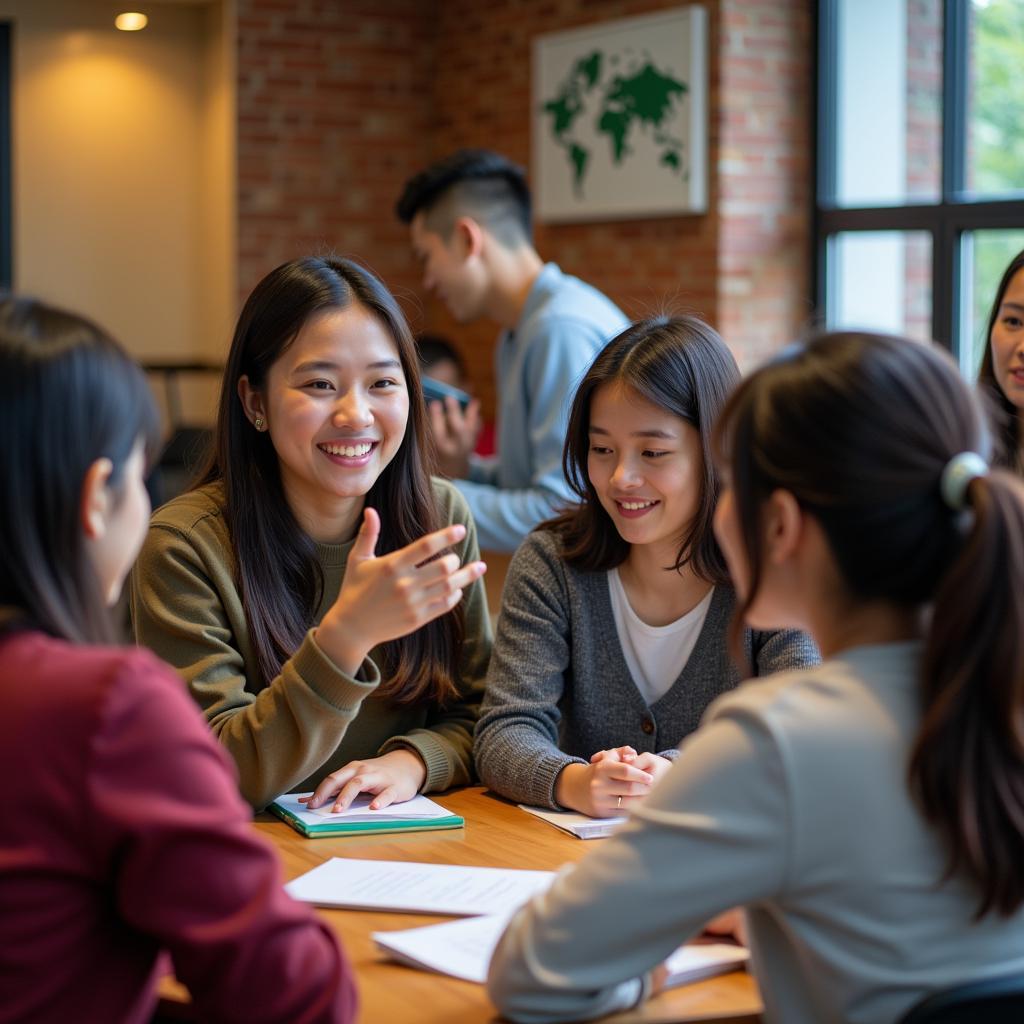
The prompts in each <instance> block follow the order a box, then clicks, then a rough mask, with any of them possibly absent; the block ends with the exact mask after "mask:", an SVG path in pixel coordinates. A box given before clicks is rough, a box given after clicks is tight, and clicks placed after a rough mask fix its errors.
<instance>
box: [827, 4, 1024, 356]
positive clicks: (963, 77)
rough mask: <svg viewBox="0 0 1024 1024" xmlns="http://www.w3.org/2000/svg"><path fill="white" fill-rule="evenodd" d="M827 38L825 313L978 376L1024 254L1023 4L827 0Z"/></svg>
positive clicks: (833, 323) (833, 322)
mask: <svg viewBox="0 0 1024 1024" xmlns="http://www.w3.org/2000/svg"><path fill="white" fill-rule="evenodd" d="M818 40H819V41H818V153H817V168H818V170H817V208H816V232H815V234H816V247H817V253H816V261H815V263H816V275H817V299H818V308H819V309H820V310H821V311H822V312H823V313H824V317H825V322H826V324H827V325H828V326H829V327H830V328H835V327H864V328H869V329H876V330H886V331H891V332H895V333H899V334H905V335H907V336H909V337H915V338H927V337H933V338H935V339H936V340H938V341H940V342H941V343H942V344H944V345H946V346H948V347H949V348H950V349H951V350H952V351H953V352H954V353H955V354H956V355H957V357H958V359H959V361H960V365H961V367H962V368H963V370H964V371H965V372H967V373H972V374H973V373H975V372H976V371H977V366H978V362H979V360H980V358H981V353H982V351H983V350H984V345H985V344H986V339H985V338H984V330H985V323H986V318H987V313H988V306H989V304H990V303H991V301H992V298H993V295H994V293H995V289H996V285H997V284H998V281H999V278H1000V276H1001V275H1002V272H1003V269H1004V267H1005V266H1006V264H1007V262H1009V259H1010V257H1011V256H1013V255H1014V254H1015V253H1016V252H1018V251H1019V250H1020V249H1024V132H1021V131H1020V123H1021V121H1022V118H1024V0H820V3H819V5H818Z"/></svg>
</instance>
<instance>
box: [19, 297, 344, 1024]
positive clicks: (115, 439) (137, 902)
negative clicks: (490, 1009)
mask: <svg viewBox="0 0 1024 1024" xmlns="http://www.w3.org/2000/svg"><path fill="white" fill-rule="evenodd" d="M155 424H156V419H155V414H154V411H153V407H152V400H151V399H150V396H149V391H148V388H147V385H146V381H145V378H144V377H143V375H142V372H141V370H140V369H139V367H138V366H137V365H136V364H135V363H133V362H132V361H131V360H130V359H129V358H128V357H127V356H126V355H125V354H124V353H123V351H122V350H121V349H120V348H119V347H118V346H117V345H116V344H115V343H114V342H113V341H112V340H111V339H110V338H109V337H108V336H107V335H106V334H104V332H102V331H101V330H100V329H99V328H97V327H96V326H94V325H93V324H90V323H89V322H87V321H85V320H83V319H81V318H80V317H77V316H75V315H73V314H70V313H65V312H62V311H59V310H55V309H52V308H49V307H47V306H44V305H42V304H41V303H38V302H35V301H32V300H27V299H15V298H4V299H2V300H0V437H2V438H3V444H2V445H0V480H3V487H2V488H0V708H2V709H3V712H2V714H0V778H2V779H3V780H4V796H3V799H2V801H0V1022H7V1021H19V1022H27V1021H68V1020H75V1021H80V1022H93V1021H95V1022H103V1024H108V1022H137V1021H138V1022H142V1021H148V1020H149V1019H150V1017H151V1015H152V1013H153V1010H154V1007H155V1004H156V997H155V993H154V983H155V980H156V978H157V977H158V975H159V973H160V971H161V970H163V969H165V968H166V967H167V963H166V960H165V958H164V957H163V956H162V954H161V951H166V952H167V953H169V954H170V966H172V967H173V970H174V972H175V974H176V975H177V977H178V978H179V979H180V980H181V981H182V982H183V983H184V984H185V985H186V986H187V987H188V989H189V991H190V992H191V995H192V1000H193V1004H194V1009H195V1016H196V1018H197V1019H200V1020H203V1021H247V1022H256V1021H261V1022H271V1021H275V1022H288V1024H293V1022H297V1021H304V1022H321V1021H323V1022H348V1021H352V1020H354V1019H355V1012H356V993H355V985H354V981H353V977H352V971H351V968H350V966H349V964H348V962H347V961H346V960H345V958H344V955H343V954H342V952H341V950H340V949H339V947H338V944H337V941H336V940H335V938H334V936H333V935H332V934H331V932H330V931H329V930H328V928H327V927H326V925H325V924H324V923H322V922H321V921H319V920H318V919H317V918H316V917H315V916H314V915H313V914H312V913H311V912H310V911H309V910H308V908H306V907H303V906H301V905H299V904H297V903H295V902H293V901H292V900H291V899H290V898H289V897H288V896H287V895H286V894H285V893H284V891H283V890H282V888H281V884H280V874H281V872H280V868H279V865H278V862H277V859H276V857H275V855H274V853H273V851H272V850H271V849H270V848H269V847H268V846H267V845H266V844H264V843H263V842H262V841H260V840H259V839H258V837H257V836H256V835H255V834H254V833H253V831H252V828H251V825H250V822H249V813H248V810H247V808H246V806H245V805H244V804H243V803H242V801H241V799H240V797H239V796H238V787H237V783H236V780H235V778H234V775H233V766H232V764H231V762H230V761H229V759H228V758H227V757H226V756H225V754H224V752H223V751H222V750H221V749H220V747H219V746H218V745H217V743H216V741H215V740H214V739H213V738H212V736H211V735H210V733H209V730H208V729H207V728H206V725H205V723H204V722H203V721H202V719H201V718H200V716H199V713H198V712H197V710H196V709H195V707H194V705H193V704H192V702H191V700H190V699H189V697H188V695H187V694H186V692H185V688H184V686H183V684H182V682H181V680H180V679H179V678H178V677H177V676H176V675H175V674H174V672H173V671H172V670H171V669H170V668H168V667H167V666H166V665H164V664H163V663H161V662H160V661H158V660H157V659H156V658H155V657H153V656H152V655H151V654H148V653H145V652H143V651H139V650H135V649H131V648H124V647H118V646H115V645H114V641H115V640H116V636H115V630H114V627H113V624H112V619H111V616H110V613H109V610H108V606H109V605H111V604H112V603H113V602H114V601H115V600H116V598H117V596H118V594H119V593H120V589H121V584H122V582H123V580H124V577H125V574H126V573H127V571H128V569H129V567H130V565H131V563H132V561H133V560H134V558H135V555H136V553H137V551H138V548H139V545H140V544H141V542H142V539H143V536H144V535H145V532H146V527H147V523H148V517H149V499H148V497H147V495H146V491H145V486H144V483H143V469H144V465H145V462H146V454H147V451H151V450H152V447H153V443H154V440H155V437H156V431H155Z"/></svg>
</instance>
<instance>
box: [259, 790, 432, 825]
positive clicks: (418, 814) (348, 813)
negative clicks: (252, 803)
mask: <svg viewBox="0 0 1024 1024" xmlns="http://www.w3.org/2000/svg"><path fill="white" fill-rule="evenodd" d="M300 796H309V793H285V795H284V796H279V797H278V798H277V799H276V800H275V801H274V803H275V804H278V805H280V806H281V807H283V808H284V809H285V810H287V811H290V812H291V813H292V814H294V815H295V817H296V818H299V819H301V820H302V821H304V822H305V823H306V824H307V825H323V824H325V823H326V822H331V821H338V822H344V821H352V822H357V821H358V822H364V821H382V822H383V821H408V820H410V819H422V818H447V817H450V816H451V813H452V812H451V811H449V810H447V809H446V808H444V807H442V806H441V805H440V804H435V803H434V801H433V800H428V799H427V798H426V797H425V796H414V797H413V798H412V799H411V800H406V801H405V802H404V803H400V804H391V805H390V806H388V807H382V808H380V810H377V811H371V810H370V802H371V801H372V800H373V794H372V793H360V794H359V796H357V797H356V798H355V800H353V801H352V803H351V804H349V806H348V807H347V808H346V809H345V810H343V811H338V812H337V813H333V812H332V811H331V806H332V805H331V804H330V803H326V804H324V806H323V807H318V808H317V809H316V810H310V809H309V808H308V807H307V806H306V805H305V804H302V803H299V797H300Z"/></svg>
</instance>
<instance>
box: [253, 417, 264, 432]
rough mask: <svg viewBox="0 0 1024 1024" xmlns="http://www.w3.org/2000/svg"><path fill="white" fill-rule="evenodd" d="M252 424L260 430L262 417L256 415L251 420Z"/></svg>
mask: <svg viewBox="0 0 1024 1024" xmlns="http://www.w3.org/2000/svg"><path fill="white" fill-rule="evenodd" d="M253 426H254V427H255V428H256V429H257V430H262V429H263V417H262V416H257V417H256V419H255V421H254V422H253Z"/></svg>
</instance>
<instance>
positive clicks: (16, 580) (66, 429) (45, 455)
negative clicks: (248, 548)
mask: <svg viewBox="0 0 1024 1024" xmlns="http://www.w3.org/2000/svg"><path fill="white" fill-rule="evenodd" d="M0 438H2V439H3V443H2V444H0V480H2V481H3V485H2V486H0V605H3V606H5V607H7V608H9V609H13V613H14V614H13V616H11V618H10V619H9V620H8V624H9V625H16V624H20V625H24V626H29V627H32V628H35V629H40V630H43V631H44V632H46V633H49V634H50V635H51V636H55V637H60V638H61V639H64V640H69V641H71V642H72V643H79V644H87V643H88V644H95V643H113V642H115V641H116V640H118V639H120V638H119V636H118V632H117V630H116V628H115V626H114V624H113V620H112V618H111V616H110V613H109V611H108V609H107V606H106V603H107V602H106V594H105V593H104V592H103V589H102V587H101V585H100V581H99V580H98V578H97V576H96V573H95V571H94V569H93V566H92V565H91V563H90V561H89V557H88V552H87V550H86V546H85V536H84V533H83V530H82V521H81V508H82V484H83V483H84V481H85V476H86V473H87V472H88V470H89V467H90V466H91V465H92V464H93V463H94V462H95V461H96V460H97V459H100V458H107V459H109V460H110V462H111V464H112V466H113V469H112V471H111V474H110V479H109V486H110V487H111V488H112V489H113V490H114V494H115V497H116V496H118V493H119V489H120V488H121V486H122V485H123V482H124V478H123V474H124V466H125V462H126V461H127V459H128V457H129V456H130V455H131V453H132V450H133V449H134V447H135V445H136V443H137V442H138V441H139V440H140V439H141V440H142V441H143V442H144V444H145V445H146V453H147V456H152V454H153V452H154V451H155V450H156V446H157V442H158V438H159V433H158V420H157V414H156V409H155V407H154V405H153V398H152V395H151V394H150V391H149V386H148V385H147V383H146V378H145V377H144V376H143V373H142V370H141V369H140V368H139V366H138V365H137V364H136V363H135V362H134V361H133V360H132V359H130V358H129V357H128V355H126V354H125V352H124V351H123V350H122V349H121V347H120V346H119V345H118V344H117V343H116V342H115V341H113V339H111V337H110V336H109V335H108V334H106V333H105V332H104V331H103V330H102V329H101V328H99V327H97V326H96V325H95V324H93V323H91V322H90V321H88V320H86V319H85V318H83V317H80V316H77V315H75V314H74V313H68V312H65V311H63V310H60V309H54V308H53V307H51V306H47V305H44V304H43V303H42V302H39V301H37V300H35V299H30V298H17V297H14V296H2V297H0Z"/></svg>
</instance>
